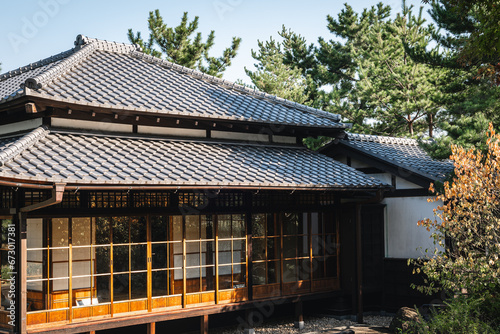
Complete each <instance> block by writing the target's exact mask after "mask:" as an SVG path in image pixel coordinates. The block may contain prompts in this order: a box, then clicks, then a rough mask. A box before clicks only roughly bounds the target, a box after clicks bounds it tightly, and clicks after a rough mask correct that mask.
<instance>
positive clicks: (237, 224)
mask: <svg viewBox="0 0 500 334" xmlns="http://www.w3.org/2000/svg"><path fill="white" fill-rule="evenodd" d="M232 220H233V238H242V237H244V236H245V235H246V234H245V215H244V214H241V215H232Z"/></svg>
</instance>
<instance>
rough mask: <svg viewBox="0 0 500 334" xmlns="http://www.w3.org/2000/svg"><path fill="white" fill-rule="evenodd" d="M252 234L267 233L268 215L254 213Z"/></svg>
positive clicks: (258, 235) (260, 234) (262, 234)
mask: <svg viewBox="0 0 500 334" xmlns="http://www.w3.org/2000/svg"><path fill="white" fill-rule="evenodd" d="M252 235H253V236H254V237H263V236H264V235H266V215H265V214H263V213H258V214H254V215H252Z"/></svg>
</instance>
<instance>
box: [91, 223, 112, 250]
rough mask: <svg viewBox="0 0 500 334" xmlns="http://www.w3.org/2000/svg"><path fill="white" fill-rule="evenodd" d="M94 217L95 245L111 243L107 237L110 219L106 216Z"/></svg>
mask: <svg viewBox="0 0 500 334" xmlns="http://www.w3.org/2000/svg"><path fill="white" fill-rule="evenodd" d="M94 219H95V224H94V233H95V243H96V244H97V245H106V244H109V243H111V242H110V239H109V235H110V234H109V233H110V221H111V219H110V218H108V217H98V218H94Z"/></svg>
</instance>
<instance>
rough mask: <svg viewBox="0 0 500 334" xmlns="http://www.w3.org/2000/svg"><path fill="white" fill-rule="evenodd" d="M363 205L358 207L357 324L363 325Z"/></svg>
mask: <svg viewBox="0 0 500 334" xmlns="http://www.w3.org/2000/svg"><path fill="white" fill-rule="evenodd" d="M361 208H362V206H361V204H357V205H356V228H355V230H356V276H357V279H356V286H357V301H356V305H357V322H358V323H360V324H362V323H363V254H362V248H363V247H362V244H361V243H362V238H361Z"/></svg>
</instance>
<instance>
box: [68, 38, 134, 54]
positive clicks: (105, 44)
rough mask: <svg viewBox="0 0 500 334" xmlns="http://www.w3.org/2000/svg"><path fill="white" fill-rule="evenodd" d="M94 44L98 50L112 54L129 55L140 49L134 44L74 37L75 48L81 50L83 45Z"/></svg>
mask: <svg viewBox="0 0 500 334" xmlns="http://www.w3.org/2000/svg"><path fill="white" fill-rule="evenodd" d="M90 44H94V45H95V46H96V47H97V49H98V50H101V51H108V52H114V53H122V54H129V53H130V52H132V51H137V50H141V47H140V46H138V45H134V44H128V43H120V42H114V41H107V40H104V39H97V38H90V37H87V36H84V35H78V36H76V40H75V48H82V47H84V46H85V45H90Z"/></svg>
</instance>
